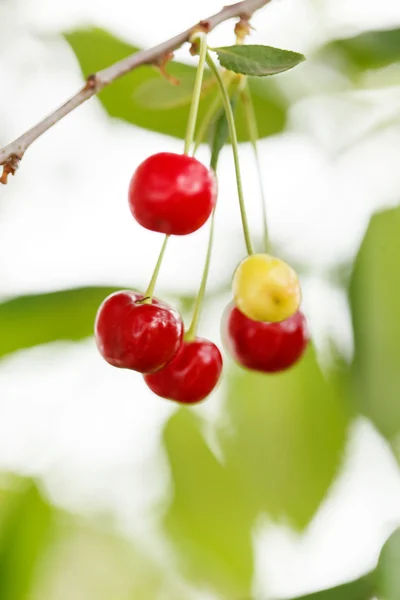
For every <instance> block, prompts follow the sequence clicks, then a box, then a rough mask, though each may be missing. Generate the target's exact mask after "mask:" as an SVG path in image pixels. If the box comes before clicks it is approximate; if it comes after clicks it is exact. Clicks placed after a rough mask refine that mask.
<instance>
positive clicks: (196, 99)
mask: <svg viewBox="0 0 400 600" xmlns="http://www.w3.org/2000/svg"><path fill="white" fill-rule="evenodd" d="M197 37H199V38H200V57H199V64H198V67H197V72H196V80H195V83H194V90H193V97H192V104H191V106H190V113H189V121H188V124H187V128H186V137H185V148H184V153H185V154H189V152H190V147H191V145H192V144H193V137H194V132H195V129H196V121H197V114H198V112H199V104H200V96H201V87H202V84H203V75H204V67H205V63H206V55H207V36H206V35H205V34H198V35H197ZM168 240H169V235H166V236H165V238H164V242H163V245H162V247H161V251H160V254H159V256H158V259H157V263H156V266H155V268H154V272H153V275H152V278H151V280H150V283H149V286H148V288H147V290H146V292H145V294H144V296H145V299H144V301H143V303H144V304H151V301H152V299H153V294H154V290H155V287H156V283H157V279H158V274H159V272H160V268H161V264H162V261H163V258H164V254H165V250H166V248H167V243H168Z"/></svg>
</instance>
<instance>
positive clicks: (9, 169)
mask: <svg viewBox="0 0 400 600" xmlns="http://www.w3.org/2000/svg"><path fill="white" fill-rule="evenodd" d="M270 1H271V0H243V1H242V2H237V3H236V4H231V5H228V6H224V8H223V9H222V10H220V11H219V12H218V13H216V14H215V15H213V16H212V17H209V18H208V19H205V20H203V21H200V22H199V23H197V24H196V25H194V26H193V27H190V28H189V29H187V30H186V31H183V32H182V33H178V35H176V36H175V37H173V38H171V39H169V40H167V41H166V42H162V43H161V44H158V45H157V46H154V47H153V48H149V49H148V50H141V51H139V52H136V53H135V54H131V55H130V56H128V57H127V58H124V59H122V60H120V61H118V62H116V63H115V64H113V65H111V66H110V67H107V68H106V69H103V70H102V71H98V72H97V73H94V74H93V75H89V77H88V78H87V80H86V84H85V85H84V87H83V88H82V89H81V90H79V92H78V93H77V94H75V95H74V96H72V98H70V99H69V100H67V102H65V104H63V105H62V106H60V107H59V108H58V109H57V110H55V111H54V112H53V113H52V114H50V115H49V116H48V117H46V118H45V119H43V121H40V123H38V124H37V125H35V126H34V127H32V128H31V129H29V130H28V131H26V132H25V133H24V134H23V135H21V136H20V137H18V138H17V139H16V140H14V141H13V142H11V144H8V145H7V146H5V147H4V148H2V149H0V165H3V175H2V177H0V182H1V183H7V177H8V175H9V174H12V175H14V173H15V171H16V170H17V168H18V165H19V162H20V160H21V159H22V157H23V155H24V154H25V152H26V150H27V149H28V148H29V146H30V145H31V144H32V143H33V142H34V141H35V140H37V139H38V138H39V137H40V136H41V135H43V133H45V132H46V131H47V130H48V129H50V128H51V127H53V125H55V124H56V123H58V121H61V119H63V118H64V117H65V116H67V115H68V114H69V113H70V112H72V111H73V110H75V108H77V107H78V106H80V105H81V104H83V103H84V102H86V100H89V99H90V98H92V96H94V95H95V94H97V93H98V92H100V91H101V90H102V89H103V88H105V87H106V86H107V85H110V83H112V82H113V81H115V80H116V79H118V78H119V77H122V76H123V75H125V74H126V73H130V72H131V71H133V70H134V69H137V68H138V67H140V66H142V65H151V64H162V62H163V60H165V57H167V56H168V55H170V54H171V52H173V51H174V50H176V49H177V48H180V46H182V45H183V44H184V43H185V42H188V41H189V40H190V38H191V37H192V35H193V34H194V33H195V32H196V31H205V32H209V31H211V30H212V29H214V28H215V27H217V26H218V25H220V24H221V23H223V22H224V21H227V20H229V19H233V18H236V17H237V18H243V19H249V18H250V17H251V16H252V15H253V13H254V12H256V11H257V10H259V9H260V8H262V7H263V6H265V5H266V4H268V3H269V2H270Z"/></svg>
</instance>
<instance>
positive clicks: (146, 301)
mask: <svg viewBox="0 0 400 600" xmlns="http://www.w3.org/2000/svg"><path fill="white" fill-rule="evenodd" d="M168 240H169V235H166V236H165V238H164V242H163V245H162V247H161V251H160V254H159V256H158V259H157V263H156V266H155V268H154V272H153V275H152V278H151V280H150V283H149V286H148V288H147V290H146V291H145V293H144V298H145V299H144V300H143V301H142V303H143V304H151V303H152V300H153V294H154V290H155V287H156V283H157V279H158V274H159V272H160V268H161V263H162V261H163V258H164V254H165V249H166V247H167V243H168Z"/></svg>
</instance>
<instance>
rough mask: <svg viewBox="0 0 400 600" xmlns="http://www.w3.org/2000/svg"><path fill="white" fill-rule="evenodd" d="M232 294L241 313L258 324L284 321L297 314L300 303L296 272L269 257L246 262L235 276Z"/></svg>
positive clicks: (261, 256)
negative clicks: (258, 322) (260, 322)
mask: <svg viewBox="0 0 400 600" xmlns="http://www.w3.org/2000/svg"><path fill="white" fill-rule="evenodd" d="M232 290H233V297H234V301H235V304H236V306H237V307H238V309H239V310H240V311H241V312H242V313H243V314H244V315H246V316H247V317H249V318H250V319H254V320H255V321H269V322H272V323H276V322H278V321H284V320H285V319H288V318H289V317H291V316H292V315H294V313H295V312H297V310H298V309H299V306H300V301H301V289H300V282H299V279H298V277H297V273H296V271H294V270H293V269H292V268H291V267H290V266H289V265H288V264H287V263H285V262H284V261H283V260H280V259H279V258H275V257H274V256H270V255H269V254H251V255H250V256H248V257H247V258H245V259H244V260H243V261H242V262H241V263H240V265H239V266H238V267H237V269H236V271H235V273H234V276H233V282H232Z"/></svg>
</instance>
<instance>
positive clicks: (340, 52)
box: [319, 29, 400, 74]
mask: <svg viewBox="0 0 400 600" xmlns="http://www.w3.org/2000/svg"><path fill="white" fill-rule="evenodd" d="M319 56H320V57H321V58H324V59H326V60H328V61H329V62H334V63H335V62H336V63H339V66H340V68H341V69H342V70H344V71H345V72H350V73H351V74H357V73H358V74H359V73H361V72H363V71H366V70H368V69H380V68H383V67H387V66H388V65H390V64H392V63H395V62H398V61H399V60H400V29H387V30H378V31H366V32H364V33H360V34H359V35H357V36H355V37H349V38H343V39H339V40H334V41H332V42H330V43H329V44H327V45H326V46H324V47H323V48H321V50H320V51H319Z"/></svg>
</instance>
